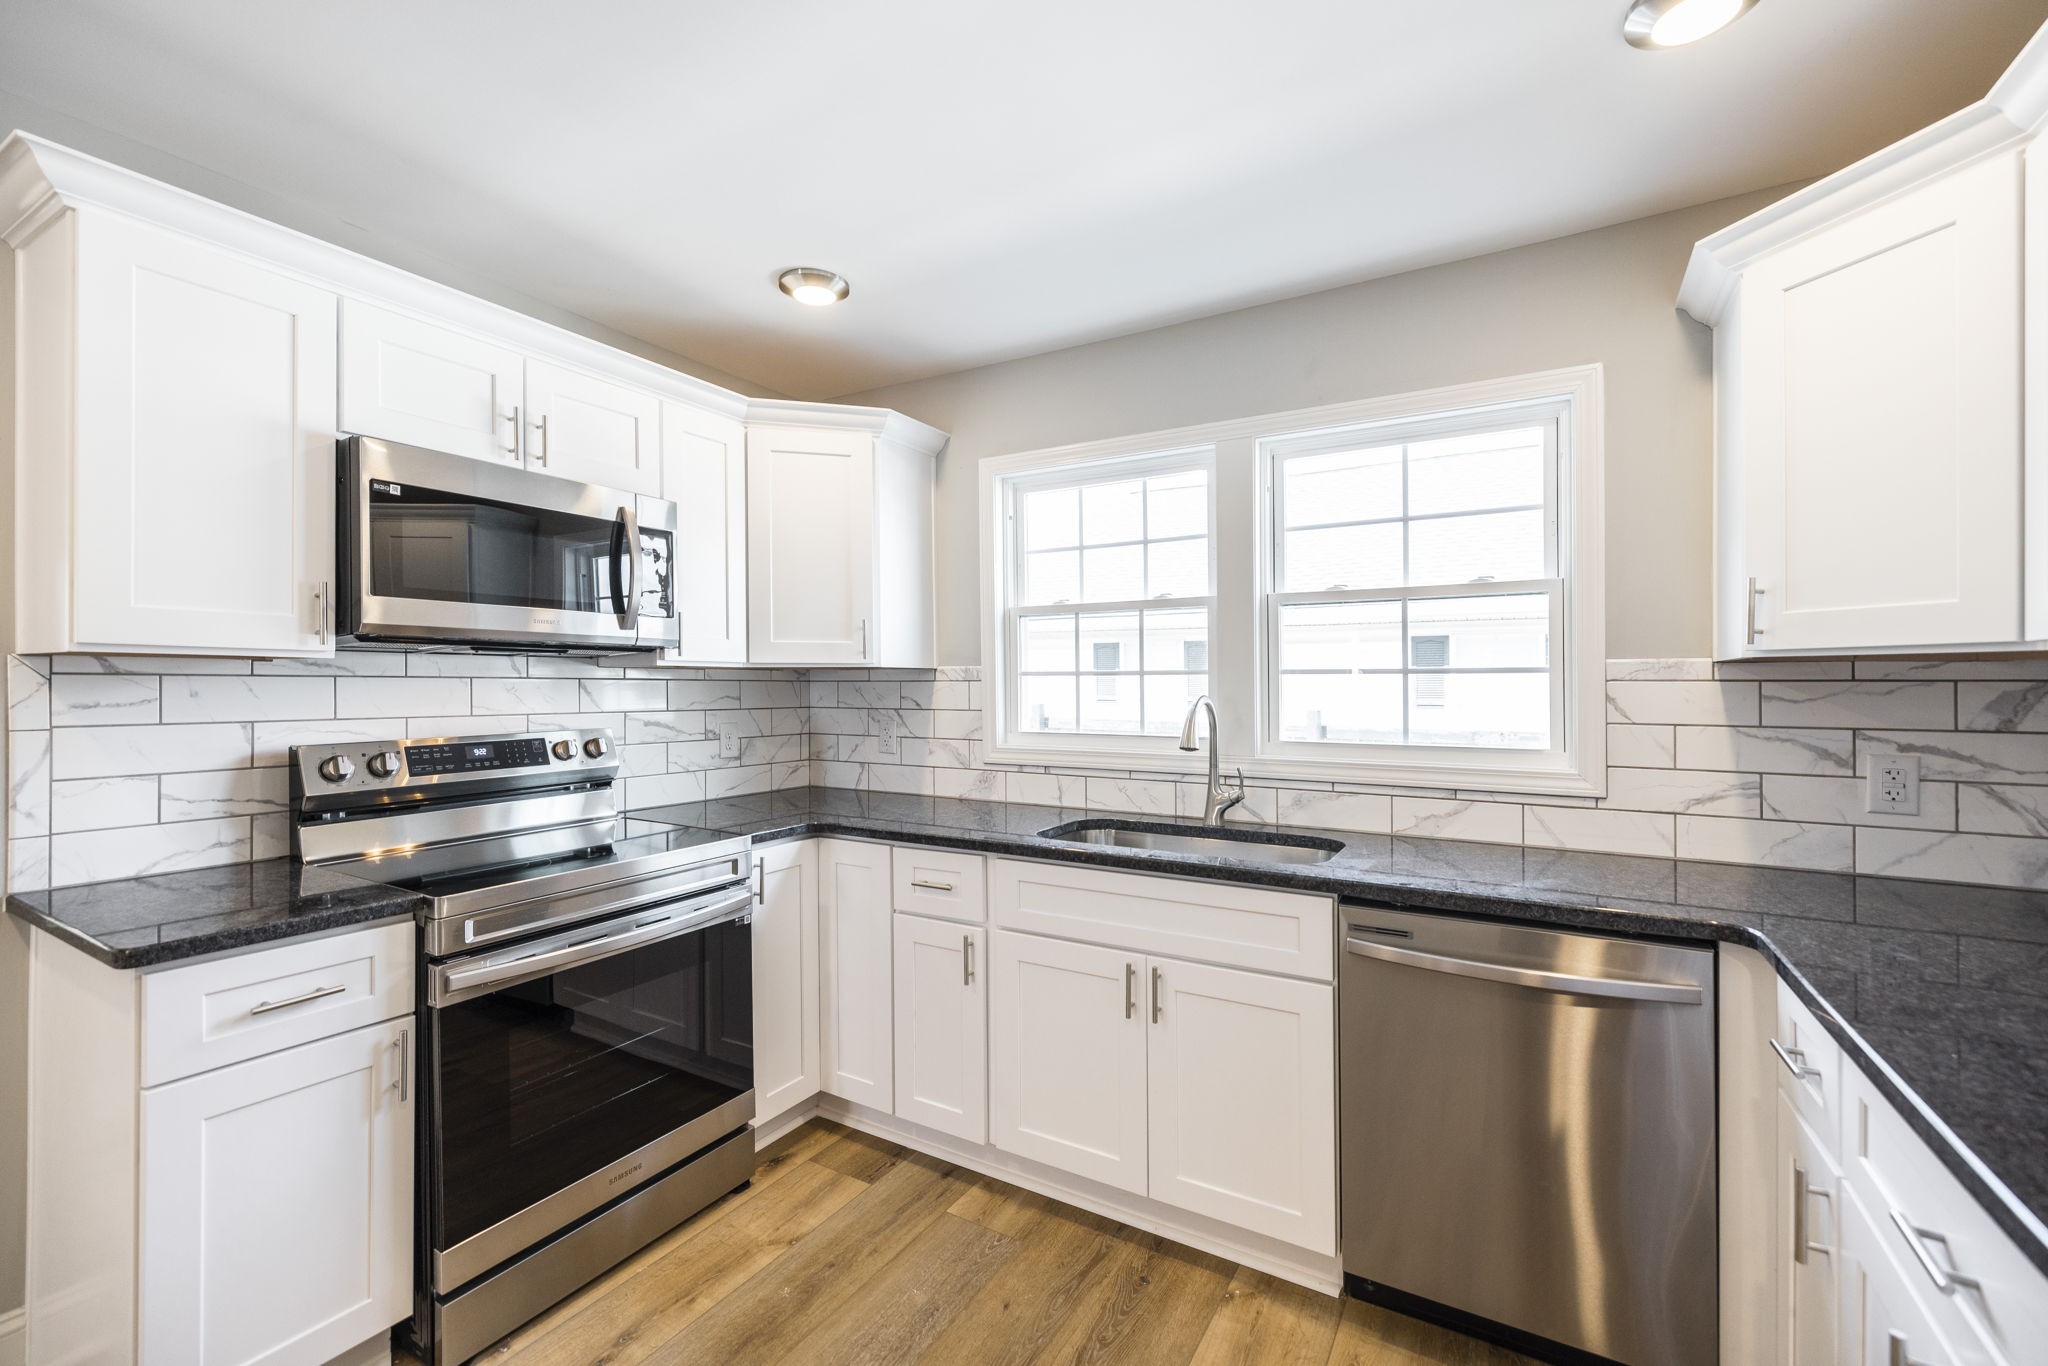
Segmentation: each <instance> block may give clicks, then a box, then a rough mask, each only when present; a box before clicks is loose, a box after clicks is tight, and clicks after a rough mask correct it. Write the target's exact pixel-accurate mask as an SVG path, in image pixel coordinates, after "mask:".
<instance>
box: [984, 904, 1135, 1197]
mask: <svg viewBox="0 0 2048 1366" xmlns="http://www.w3.org/2000/svg"><path fill="white" fill-rule="evenodd" d="M989 938H990V944H991V958H992V959H993V961H992V962H991V963H990V964H989V971H990V973H991V978H990V985H989V1035H990V1053H991V1066H990V1074H989V1076H990V1084H991V1097H990V1099H991V1110H992V1116H991V1121H990V1127H991V1130H992V1132H991V1135H990V1140H989V1141H990V1142H992V1143H993V1144H994V1145H995V1146H996V1147H998V1148H1001V1149H1003V1150H1004V1151H1006V1152H1012V1153H1015V1154H1017V1155H1018V1156H1019V1157H1028V1158H1031V1159H1032V1160H1033V1161H1037V1162H1044V1163H1046V1164H1047V1165H1049V1166H1053V1167H1058V1168H1060V1169H1061V1170H1062V1171H1069V1172H1072V1173H1074V1174H1075V1175H1076V1176H1085V1177H1088V1178H1089V1179H1090V1180H1094V1181H1100V1182H1102V1183H1104V1184H1105V1185H1110V1186H1116V1187H1119V1188H1121V1189H1123V1190H1127V1191H1130V1192H1132V1193H1133V1194H1137V1195H1143V1194H1144V1193H1145V1028H1146V1026H1145V1016H1144V1014H1143V1011H1142V1008H1141V1002H1140V1000H1139V997H1140V994H1141V992H1142V989H1143V984H1144V981H1145V974H1146V966H1147V964H1146V960H1145V958H1144V956H1143V955H1142V954H1133V953H1123V952H1120V951H1118V950H1116V949H1104V948H1097V947H1095V946H1094V945H1092V944H1075V943H1070V942H1068V941H1066V940H1063V939H1041V938H1039V937H1038V936H1037V935H1030V934H1014V933H1011V932H1009V931H1007V930H997V931H995V932H994V933H993V934H991V935H990V936H989Z"/></svg>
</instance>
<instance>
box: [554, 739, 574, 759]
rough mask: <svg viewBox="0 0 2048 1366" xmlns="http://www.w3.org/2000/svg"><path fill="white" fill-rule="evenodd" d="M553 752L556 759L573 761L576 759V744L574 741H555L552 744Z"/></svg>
mask: <svg viewBox="0 0 2048 1366" xmlns="http://www.w3.org/2000/svg"><path fill="white" fill-rule="evenodd" d="M554 750H555V757H556V758H557V759H573V758H575V757H576V742H575V741H574V740H557V741H555V744H554Z"/></svg>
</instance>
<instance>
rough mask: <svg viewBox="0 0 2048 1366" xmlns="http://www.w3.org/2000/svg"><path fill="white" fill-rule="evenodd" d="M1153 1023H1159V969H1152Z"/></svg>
mask: <svg viewBox="0 0 2048 1366" xmlns="http://www.w3.org/2000/svg"><path fill="white" fill-rule="evenodd" d="M1152 1023H1153V1024H1158V1023H1159V969H1158V968H1154V969H1152Z"/></svg>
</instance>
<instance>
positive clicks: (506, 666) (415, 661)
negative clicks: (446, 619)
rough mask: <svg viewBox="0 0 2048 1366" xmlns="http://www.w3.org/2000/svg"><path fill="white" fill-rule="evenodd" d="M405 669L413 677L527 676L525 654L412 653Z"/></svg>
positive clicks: (406, 658)
mask: <svg viewBox="0 0 2048 1366" xmlns="http://www.w3.org/2000/svg"><path fill="white" fill-rule="evenodd" d="M403 658H404V660H405V672H406V673H408V674H410V675H412V676H413V677H414V678H524V677H526V656H525V655H463V654H442V653H439V652H435V653H432V654H425V653H422V654H410V655H405V656H403Z"/></svg>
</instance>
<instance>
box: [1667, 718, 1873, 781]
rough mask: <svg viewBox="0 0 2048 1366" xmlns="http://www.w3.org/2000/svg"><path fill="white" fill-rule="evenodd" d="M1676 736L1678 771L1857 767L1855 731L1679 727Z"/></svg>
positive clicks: (1798, 770)
mask: <svg viewBox="0 0 2048 1366" xmlns="http://www.w3.org/2000/svg"><path fill="white" fill-rule="evenodd" d="M1677 736H1678V765H1679V767H1680V768H1723V769H1736V770H1738V771H1740V772H1744V773H1830V774H1844V773H1851V772H1854V771H1855V768H1856V740H1855V734H1854V732H1852V731H1846V730H1791V729H1787V728H1777V729H1770V730H1766V729H1764V728H1762V727H1759V726H1680V727H1678V730H1677Z"/></svg>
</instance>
